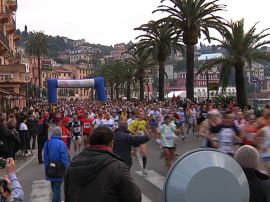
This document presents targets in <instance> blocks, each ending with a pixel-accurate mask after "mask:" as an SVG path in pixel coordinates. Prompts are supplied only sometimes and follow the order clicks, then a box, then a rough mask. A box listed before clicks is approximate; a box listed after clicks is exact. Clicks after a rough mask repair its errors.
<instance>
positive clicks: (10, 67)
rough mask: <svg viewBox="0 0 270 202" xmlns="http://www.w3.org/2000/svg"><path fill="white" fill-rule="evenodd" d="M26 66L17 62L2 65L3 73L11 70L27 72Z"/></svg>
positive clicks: (0, 68)
mask: <svg viewBox="0 0 270 202" xmlns="http://www.w3.org/2000/svg"><path fill="white" fill-rule="evenodd" d="M25 70H26V67H25V65H24V64H15V65H0V72H1V73H3V72H4V73H9V72H25Z"/></svg>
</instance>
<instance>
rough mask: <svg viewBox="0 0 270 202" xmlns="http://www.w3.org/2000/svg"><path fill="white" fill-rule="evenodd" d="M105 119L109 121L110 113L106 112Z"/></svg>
mask: <svg viewBox="0 0 270 202" xmlns="http://www.w3.org/2000/svg"><path fill="white" fill-rule="evenodd" d="M104 117H105V119H107V120H110V118H111V115H110V113H109V112H107V113H106V114H105V116H104Z"/></svg>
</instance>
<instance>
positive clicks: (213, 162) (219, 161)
mask: <svg viewBox="0 0 270 202" xmlns="http://www.w3.org/2000/svg"><path fill="white" fill-rule="evenodd" d="M163 190H164V191H163V201H164V202H249V185H248V181H247V178H246V176H245V173H244V171H243V170H242V168H241V167H240V166H239V164H238V163H237V162H236V161H235V160H234V159H233V158H232V157H230V156H228V155H226V154H224V153H221V152H219V151H217V150H213V149H198V150H193V151H191V152H188V153H186V154H184V155H183V156H181V157H180V158H179V159H178V160H177V161H176V162H175V163H174V165H173V166H172V168H171V169H170V170H169V172H168V175H167V177H166V180H165V183H164V189H163Z"/></svg>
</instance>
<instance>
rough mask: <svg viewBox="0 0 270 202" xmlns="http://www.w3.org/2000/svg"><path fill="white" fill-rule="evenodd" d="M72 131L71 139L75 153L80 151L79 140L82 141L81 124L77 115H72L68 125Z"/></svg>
mask: <svg viewBox="0 0 270 202" xmlns="http://www.w3.org/2000/svg"><path fill="white" fill-rule="evenodd" d="M70 129H71V132H72V140H73V143H74V152H75V154H76V153H77V151H78V152H80V151H81V141H82V124H81V121H80V120H79V119H78V116H77V115H74V116H73V121H72V122H71V126H70Z"/></svg>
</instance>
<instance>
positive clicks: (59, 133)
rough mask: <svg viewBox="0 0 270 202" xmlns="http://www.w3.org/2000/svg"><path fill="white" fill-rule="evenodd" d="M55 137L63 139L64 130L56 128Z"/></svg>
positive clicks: (54, 130)
mask: <svg viewBox="0 0 270 202" xmlns="http://www.w3.org/2000/svg"><path fill="white" fill-rule="evenodd" d="M53 135H55V136H59V137H61V136H62V129H61V128H60V127H55V128H54V129H53Z"/></svg>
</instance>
